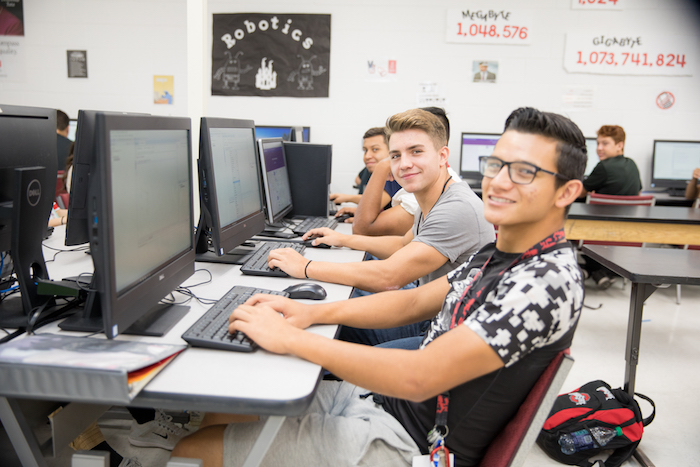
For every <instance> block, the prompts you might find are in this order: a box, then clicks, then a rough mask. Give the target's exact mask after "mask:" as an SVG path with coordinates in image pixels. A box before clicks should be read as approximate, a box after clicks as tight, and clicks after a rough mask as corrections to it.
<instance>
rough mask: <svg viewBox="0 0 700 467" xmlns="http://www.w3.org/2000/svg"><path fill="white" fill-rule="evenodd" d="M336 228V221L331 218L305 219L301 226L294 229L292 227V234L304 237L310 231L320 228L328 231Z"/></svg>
mask: <svg viewBox="0 0 700 467" xmlns="http://www.w3.org/2000/svg"><path fill="white" fill-rule="evenodd" d="M337 226H338V221H337V220H336V219H334V218H332V217H307V218H306V219H304V220H303V221H302V222H301V224H299V225H297V226H296V227H292V232H294V233H295V234H297V235H304V234H305V233H306V232H308V231H309V230H311V229H318V228H321V227H328V228H329V229H335V228H336V227H337Z"/></svg>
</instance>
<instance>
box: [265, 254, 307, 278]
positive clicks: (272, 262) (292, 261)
mask: <svg viewBox="0 0 700 467" xmlns="http://www.w3.org/2000/svg"><path fill="white" fill-rule="evenodd" d="M308 262H309V260H308V259H306V258H304V257H303V256H302V255H300V254H299V253H298V252H297V251H296V250H293V249H291V248H278V249H276V250H272V251H271V252H270V254H269V255H268V257H267V264H268V266H270V267H271V268H280V269H281V270H282V271H284V272H286V273H287V274H289V275H290V276H292V277H296V278H304V277H305V276H304V268H305V267H306V263H308Z"/></svg>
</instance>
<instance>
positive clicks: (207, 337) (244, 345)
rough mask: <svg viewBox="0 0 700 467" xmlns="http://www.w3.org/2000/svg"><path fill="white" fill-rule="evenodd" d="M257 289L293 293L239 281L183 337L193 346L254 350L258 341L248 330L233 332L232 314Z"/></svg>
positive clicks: (283, 294)
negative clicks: (248, 335) (252, 338)
mask: <svg viewBox="0 0 700 467" xmlns="http://www.w3.org/2000/svg"><path fill="white" fill-rule="evenodd" d="M256 293H266V294H273V295H282V296H283V297H287V296H289V294H288V293H287V292H278V291H276V290H265V289H257V288H255V287H246V286H244V285H236V286H234V287H233V288H232V289H231V290H229V291H228V292H226V295H224V296H223V297H221V299H220V300H219V301H218V302H216V303H215V304H214V305H213V306H212V307H211V308H209V310H207V312H206V313H205V314H204V316H202V317H201V318H199V319H198V320H197V322H196V323H194V324H193V325H192V326H191V327H190V328H189V329H188V330H187V331H185V333H184V334H183V335H182V338H183V339H184V340H185V341H186V342H188V343H189V344H190V345H192V346H193V347H208V348H211V349H222V350H235V351H238V352H252V351H253V350H255V348H256V345H255V343H254V342H253V341H251V340H250V339H248V337H247V336H246V335H245V334H243V333H242V332H240V331H238V332H236V333H235V334H229V332H228V318H229V316H231V313H232V312H233V310H235V309H236V307H238V305H241V304H242V303H244V302H245V301H246V300H248V299H249V298H250V297H252V296H253V295H255V294H256Z"/></svg>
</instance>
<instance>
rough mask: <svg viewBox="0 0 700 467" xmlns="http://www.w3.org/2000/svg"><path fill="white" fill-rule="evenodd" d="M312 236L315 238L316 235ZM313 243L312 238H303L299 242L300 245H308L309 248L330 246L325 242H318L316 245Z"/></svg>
mask: <svg viewBox="0 0 700 467" xmlns="http://www.w3.org/2000/svg"><path fill="white" fill-rule="evenodd" d="M314 238H316V237H314ZM313 243H314V239H313V238H310V239H308V240H304V241H302V242H301V244H302V245H305V246H309V247H311V248H330V247H331V246H330V245H327V244H325V243H319V244H318V245H314V244H313Z"/></svg>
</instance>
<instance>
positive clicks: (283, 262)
mask: <svg viewBox="0 0 700 467" xmlns="http://www.w3.org/2000/svg"><path fill="white" fill-rule="evenodd" d="M409 234H410V232H409V233H408V234H406V235H407V236H408V235H409ZM411 237H412V235H411ZM446 261H447V258H446V257H445V256H443V255H442V254H441V253H440V252H439V251H437V250H436V249H435V248H433V247H431V246H428V245H426V244H425V243H421V242H409V243H408V244H407V245H406V246H404V247H403V248H401V249H400V250H399V251H397V252H396V253H394V254H393V255H391V256H390V257H389V258H387V259H384V260H379V261H362V262H359V263H326V262H322V261H311V262H309V260H308V259H306V258H304V257H303V256H301V255H300V254H299V253H297V252H296V251H294V250H292V249H291V248H282V249H279V250H272V251H271V252H270V255H269V256H268V264H269V265H270V267H271V268H273V267H278V268H280V269H282V270H283V271H284V272H286V273H287V274H289V275H290V276H293V277H298V278H305V277H308V278H309V279H316V280H320V281H324V282H332V283H335V284H343V285H350V286H352V287H357V288H360V289H362V290H367V291H369V292H383V291H386V290H395V289H399V288H401V287H403V286H405V285H407V284H409V283H411V282H413V281H414V280H416V279H418V278H420V277H422V276H425V275H426V274H429V273H431V272H433V271H435V270H436V269H438V268H439V267H440V266H442V265H443V264H445V262H446Z"/></svg>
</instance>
